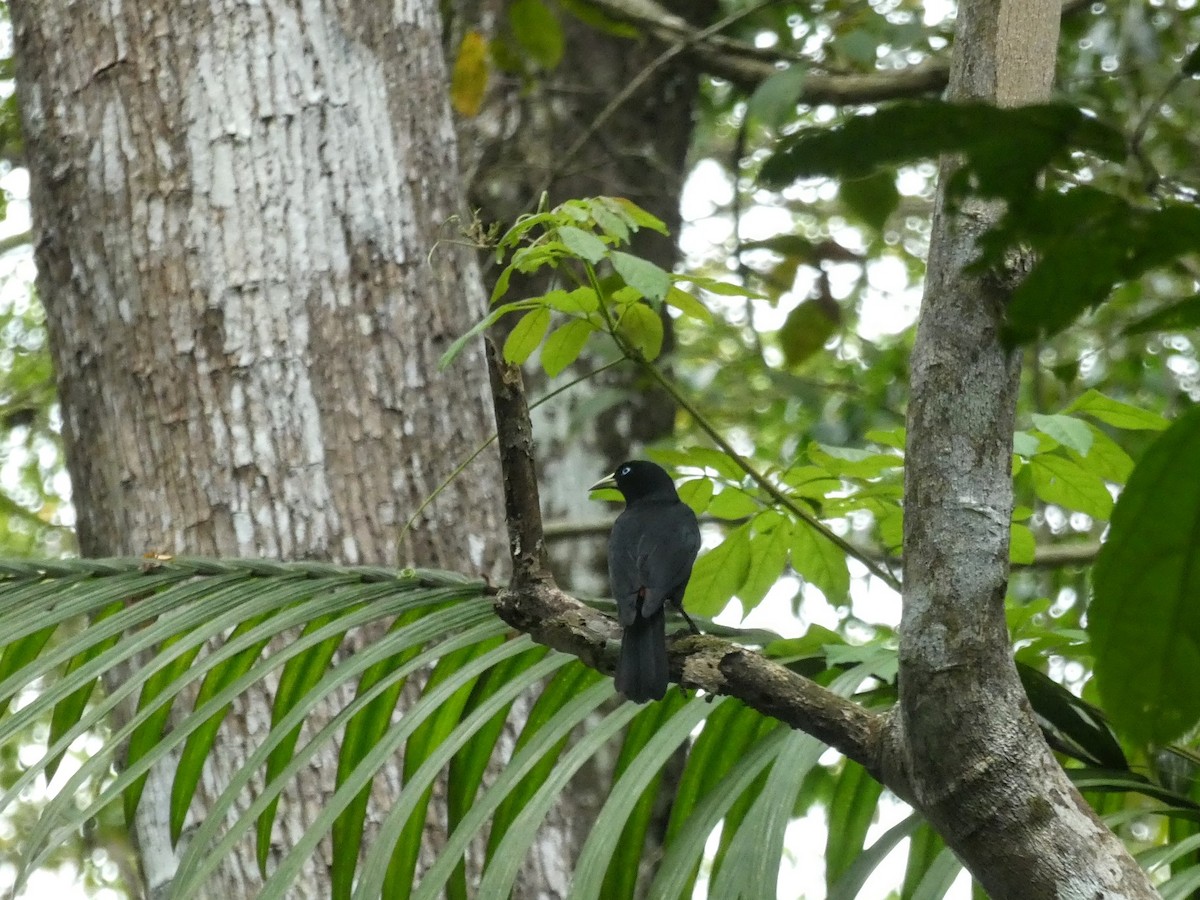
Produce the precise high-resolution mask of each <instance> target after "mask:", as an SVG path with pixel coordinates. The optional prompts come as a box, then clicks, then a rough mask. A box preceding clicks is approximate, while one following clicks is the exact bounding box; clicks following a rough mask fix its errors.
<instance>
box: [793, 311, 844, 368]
mask: <svg viewBox="0 0 1200 900" xmlns="http://www.w3.org/2000/svg"><path fill="white" fill-rule="evenodd" d="M841 324H842V313H841V307H839V306H838V305H837V303H836V302H835V301H834V300H832V299H830V298H824V299H822V298H817V297H814V298H811V299H808V300H804V301H803V302H801V303H800V304H799V305H798V306H797V307H796V308H795V309H793V310H792V311H791V312H790V313H788V316H787V318H786V319H785V320H784V322H783V327H782V328H780V329H779V345H780V347H781V348H782V349H783V359H784V362H785V363H787V365H788V366H792V367H795V366H798V365H800V364H802V363H804V362H806V361H807V360H809V359H810V358H812V357H813V356H814V355H815V354H817V353H819V352H820V351H821V350H822V349H824V347H825V342H826V341H828V340H829V339H830V338H831V337H833V335H834V334H836V333H837V331H838V329H839V328H840V327H841Z"/></svg>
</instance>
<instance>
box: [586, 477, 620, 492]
mask: <svg viewBox="0 0 1200 900" xmlns="http://www.w3.org/2000/svg"><path fill="white" fill-rule="evenodd" d="M616 489H617V479H615V478H613V476H611V475H609V476H608V477H607V478H601V479H600V480H599V481H597V482H596V483H595V484H593V485H592V486H591V487H590V488H588V493H589V494H590V493H592V491H603V490H614V491H615V490H616Z"/></svg>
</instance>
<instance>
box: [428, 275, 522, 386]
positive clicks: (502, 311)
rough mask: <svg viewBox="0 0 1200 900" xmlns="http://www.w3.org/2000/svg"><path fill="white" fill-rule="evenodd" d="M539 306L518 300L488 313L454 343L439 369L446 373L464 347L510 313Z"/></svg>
mask: <svg viewBox="0 0 1200 900" xmlns="http://www.w3.org/2000/svg"><path fill="white" fill-rule="evenodd" d="M506 271H507V270H506ZM537 305H538V304H537V303H534V302H532V301H529V300H518V301H516V302H515V303H505V304H504V305H503V306H497V307H496V308H495V309H493V310H492V311H491V312H490V313H488V314H487V316H486V317H485V318H484V319H483V320H482V321H480V322H476V323H475V325H473V326H472V327H471V330H470V331H468V332H467V333H466V334H464V335H462V336H461V337H459V338H457V339H456V340H455V341H454V343H453V344H451V345H450V349H449V350H447V351H446V352H445V353H443V354H442V358H441V359H439V360H438V369H439V370H443V371H444V370H445V369H446V368H447V367H448V366H449V365H450V363H452V362H454V358H455V357H456V356H458V354H460V353H461V352H462V349H463V347H465V346H466V345H467V342H468V341H470V340H471V339H472V338H475V337H477V336H478V335H480V334H483V332H485V331H487V330H488V329H489V328H491V327H492V326H493V325H495V324H496V323H497V322H498V321H500V319H501V318H503V317H504V316H506V315H508V314H509V313H510V312H516V311H517V310H522V309H533V308H534V307H536V306H537Z"/></svg>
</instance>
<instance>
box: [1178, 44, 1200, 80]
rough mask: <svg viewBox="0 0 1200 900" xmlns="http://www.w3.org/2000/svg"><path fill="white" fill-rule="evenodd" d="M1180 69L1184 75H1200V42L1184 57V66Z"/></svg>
mask: <svg viewBox="0 0 1200 900" xmlns="http://www.w3.org/2000/svg"><path fill="white" fill-rule="evenodd" d="M1179 71H1181V72H1182V73H1183V74H1184V75H1191V76H1192V77H1193V78H1194V77H1195V76H1197V75H1200V44H1197V45H1196V46H1195V47H1193V48H1192V50H1191V52H1190V53H1189V54H1188V55H1187V56H1185V57H1184V59H1183V66H1182V67H1180V69H1179Z"/></svg>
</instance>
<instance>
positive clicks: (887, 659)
mask: <svg viewBox="0 0 1200 900" xmlns="http://www.w3.org/2000/svg"><path fill="white" fill-rule="evenodd" d="M825 658H826V659H827V660H828V661H829V665H831V666H863V667H864V668H865V669H866V670H867V671H868V672H870V673H871V674H872V675H873V676H875V677H876V678H878V679H880V680H881V681H886V682H887V683H888V684H895V683H896V673H897V672H898V671H899V668H900V657H899V655H898V654H897V653H896V649H895V648H894V647H885V646H884V645H882V644H831V645H829V646H828V647H826V648H825Z"/></svg>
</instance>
